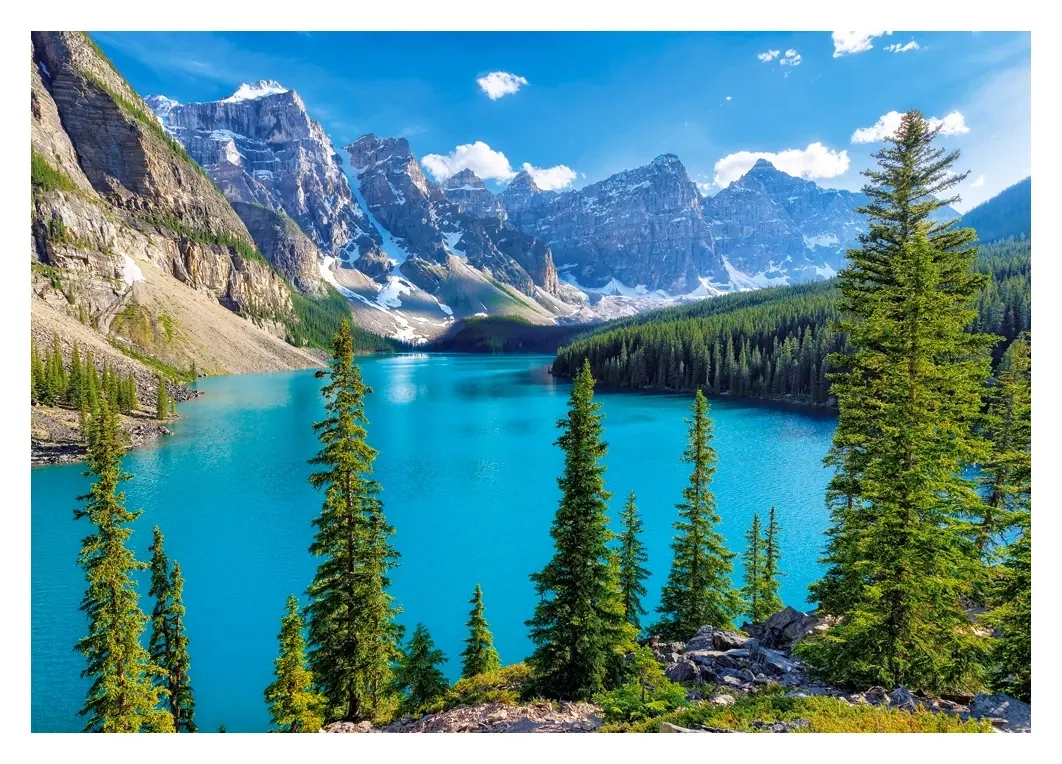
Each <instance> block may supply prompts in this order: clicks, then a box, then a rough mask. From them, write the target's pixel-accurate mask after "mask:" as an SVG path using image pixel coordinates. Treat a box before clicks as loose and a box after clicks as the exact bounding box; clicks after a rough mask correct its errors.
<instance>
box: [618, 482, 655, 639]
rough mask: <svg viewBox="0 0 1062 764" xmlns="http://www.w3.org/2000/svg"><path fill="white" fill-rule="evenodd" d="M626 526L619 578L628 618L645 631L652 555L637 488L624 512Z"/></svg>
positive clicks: (622, 516)
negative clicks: (645, 600)
mask: <svg viewBox="0 0 1062 764" xmlns="http://www.w3.org/2000/svg"><path fill="white" fill-rule="evenodd" d="M620 523H621V525H622V527H623V530H622V532H621V533H620V537H619V582H620V592H621V596H622V598H623V612H624V614H625V616H626V618H627V622H628V623H630V624H631V626H633V627H634V628H635V629H637V630H638V631H641V629H642V623H641V616H643V615H645V608H644V607H642V597H644V596H645V584H644V583H643V582H644V581H645V579H647V578H648V577H649V570H648V569H647V568H646V567H645V563H646V562H647V561H648V560H649V555H648V554H647V553H646V551H645V543H644V542H643V541H642V538H641V536H642V518H641V515H639V514H638V507H637V505H636V504H635V501H634V491H631V492H630V495H629V496H628V497H627V504H626V506H624V508H623V512H622V514H620Z"/></svg>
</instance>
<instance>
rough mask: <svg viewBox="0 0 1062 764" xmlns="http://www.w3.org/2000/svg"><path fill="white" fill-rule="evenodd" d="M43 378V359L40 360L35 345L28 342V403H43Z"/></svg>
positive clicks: (31, 341)
mask: <svg viewBox="0 0 1062 764" xmlns="http://www.w3.org/2000/svg"><path fill="white" fill-rule="evenodd" d="M44 397H45V377H44V359H43V358H41V354H40V351H39V350H38V349H37V343H35V342H33V340H32V339H31V340H30V402H31V403H33V404H38V403H44Z"/></svg>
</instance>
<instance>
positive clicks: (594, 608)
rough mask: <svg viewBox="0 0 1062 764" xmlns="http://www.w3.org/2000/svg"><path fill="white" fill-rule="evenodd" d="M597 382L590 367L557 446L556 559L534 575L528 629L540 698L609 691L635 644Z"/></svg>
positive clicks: (580, 378)
mask: <svg viewBox="0 0 1062 764" xmlns="http://www.w3.org/2000/svg"><path fill="white" fill-rule="evenodd" d="M593 396H594V378H593V376H591V374H590V364H589V363H584V364H583V367H582V370H581V371H580V372H579V373H578V374H577V375H576V377H575V382H574V385H573V386H572V392H571V397H570V399H569V401H568V416H567V418H565V419H562V420H560V421H559V422H558V423H557V426H558V427H559V428H560V429H561V430H562V434H561V436H560V437H559V438H558V439H557V441H556V445H558V446H560V447H561V449H562V450H563V451H564V472H563V473H562V475H561V477H560V478H559V479H558V480H557V484H558V485H559V486H560V489H561V500H560V506H559V507H558V508H557V513H556V516H555V517H554V520H553V525H552V527H551V528H550V536H551V537H552V538H553V545H554V550H555V551H554V555H553V559H551V560H550V561H549V563H547V564H546V567H545V568H543V569H542V571H541V572H539V573H535V574H532V576H531V580H532V582H533V583H534V584H535V591H536V592H537V594H538V595H539V602H538V604H537V605H536V606H535V613H534V616H533V617H532V618H531V620H529V621H527V626H528V627H530V630H531V641H532V642H534V643H535V650H534V653H533V654H532V655H531V657H530V658H529V659H528V662H529V664H530V665H531V668H532V670H533V671H534V673H535V679H536V683H537V688H538V691H539V692H541V693H542V694H543V695H546V696H548V697H555V698H565V699H573V700H574V699H585V698H589V697H591V696H592V695H593V694H594V693H596V692H599V691H601V690H602V689H605V688H606V684H607V682H608V678H609V674H610V673H611V672H610V664H611V663H612V662H613V661H614V659H615V657H616V656H617V654H623V653H626V652H629V650H630V649H632V642H633V639H634V637H635V631H634V628H633V627H632V626H631V625H630V624H628V623H627V621H626V618H625V617H624V612H623V601H622V599H621V597H620V591H619V581H618V580H616V579H615V577H614V575H613V574H614V570H615V567H616V566H615V555H614V554H613V553H612V552H611V551H610V549H609V547H608V544H609V542H610V541H611V540H612V533H611V532H610V531H609V529H608V517H607V514H606V513H607V510H608V504H607V502H608V500H609V498H610V497H611V494H610V493H609V492H608V491H606V490H605V480H604V472H605V467H604V465H603V464H601V459H602V458H603V457H604V456H605V453H606V450H607V446H606V445H605V443H604V442H603V441H602V440H601V436H602V428H601V419H602V415H601V414H600V413H598V411H599V410H600V408H601V404H600V403H595V402H594V400H593Z"/></svg>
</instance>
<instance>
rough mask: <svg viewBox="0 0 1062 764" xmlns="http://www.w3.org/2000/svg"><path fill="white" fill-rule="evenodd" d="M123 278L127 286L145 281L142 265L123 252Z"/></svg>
mask: <svg viewBox="0 0 1062 764" xmlns="http://www.w3.org/2000/svg"><path fill="white" fill-rule="evenodd" d="M122 280H123V281H124V282H125V285H126V286H132V285H133V284H135V283H136V282H138V281H145V280H146V279H145V278H144V272H143V271H142V270H140V266H139V265H137V264H136V263H135V262H133V258H131V257H129V255H126V254H122Z"/></svg>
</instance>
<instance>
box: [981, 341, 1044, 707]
mask: <svg viewBox="0 0 1062 764" xmlns="http://www.w3.org/2000/svg"><path fill="white" fill-rule="evenodd" d="M1031 381H1032V360H1031V353H1030V338H1029V336H1028V335H1027V334H1023V335H1019V337H1018V338H1017V339H1016V340H1015V341H1014V342H1013V343H1012V344H1011V346H1010V348H1008V349H1007V351H1006V353H1004V355H1003V358H1002V362H1001V364H1000V372H999V374H998V376H997V379H996V384H995V386H994V387H993V388H991V391H990V394H989V396H988V406H987V411H986V414H985V421H984V423H983V427H984V429H985V431H986V434H987V436H988V438H989V439H990V441H991V443H992V453H991V456H990V458H989V459H988V461H987V462H986V463H985V464H984V466H983V467H982V470H981V471H982V475H983V476H984V477H983V480H982V485H983V490H984V491H985V493H986V498H985V504H984V510H983V511H984V514H983V517H982V518H981V522H980V523H979V528H978V530H979V533H978V537H977V540H978V546H979V549H980V550H981V552H982V557H984V556H985V552H986V551H987V549H986V547H987V546H988V543H989V542H990V541H992V540H993V537H994V538H995V540H996V541H998V540H999V539H1000V536H1002V535H1003V534H1008V535H1013V534H1014V533H1015V532H1016V533H1017V535H1016V537H1015V538H1013V540H1011V541H1010V543H1008V544H1006V545H1005V546H1004V547H1003V548H1002V550H1000V552H999V557H1000V558H1001V564H999V565H994V566H992V567H991V568H989V570H988V576H989V584H988V586H987V598H986V599H987V605H988V608H989V612H988V614H987V616H986V618H985V621H986V623H987V624H988V625H989V626H992V627H993V628H995V629H996V630H997V631H998V634H999V636H998V637H997V638H996V639H995V640H993V643H992V660H991V669H992V670H991V675H992V676H991V678H992V685H993V687H995V688H996V689H998V690H1002V691H1003V692H1007V693H1010V694H1012V695H1015V696H1017V697H1018V698H1021V699H1022V700H1025V701H1028V700H1029V699H1030V697H1031V694H1032V472H1031V467H1032V465H1031V446H1032V443H1031V424H1032V403H1031V391H1030V383H1031Z"/></svg>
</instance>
